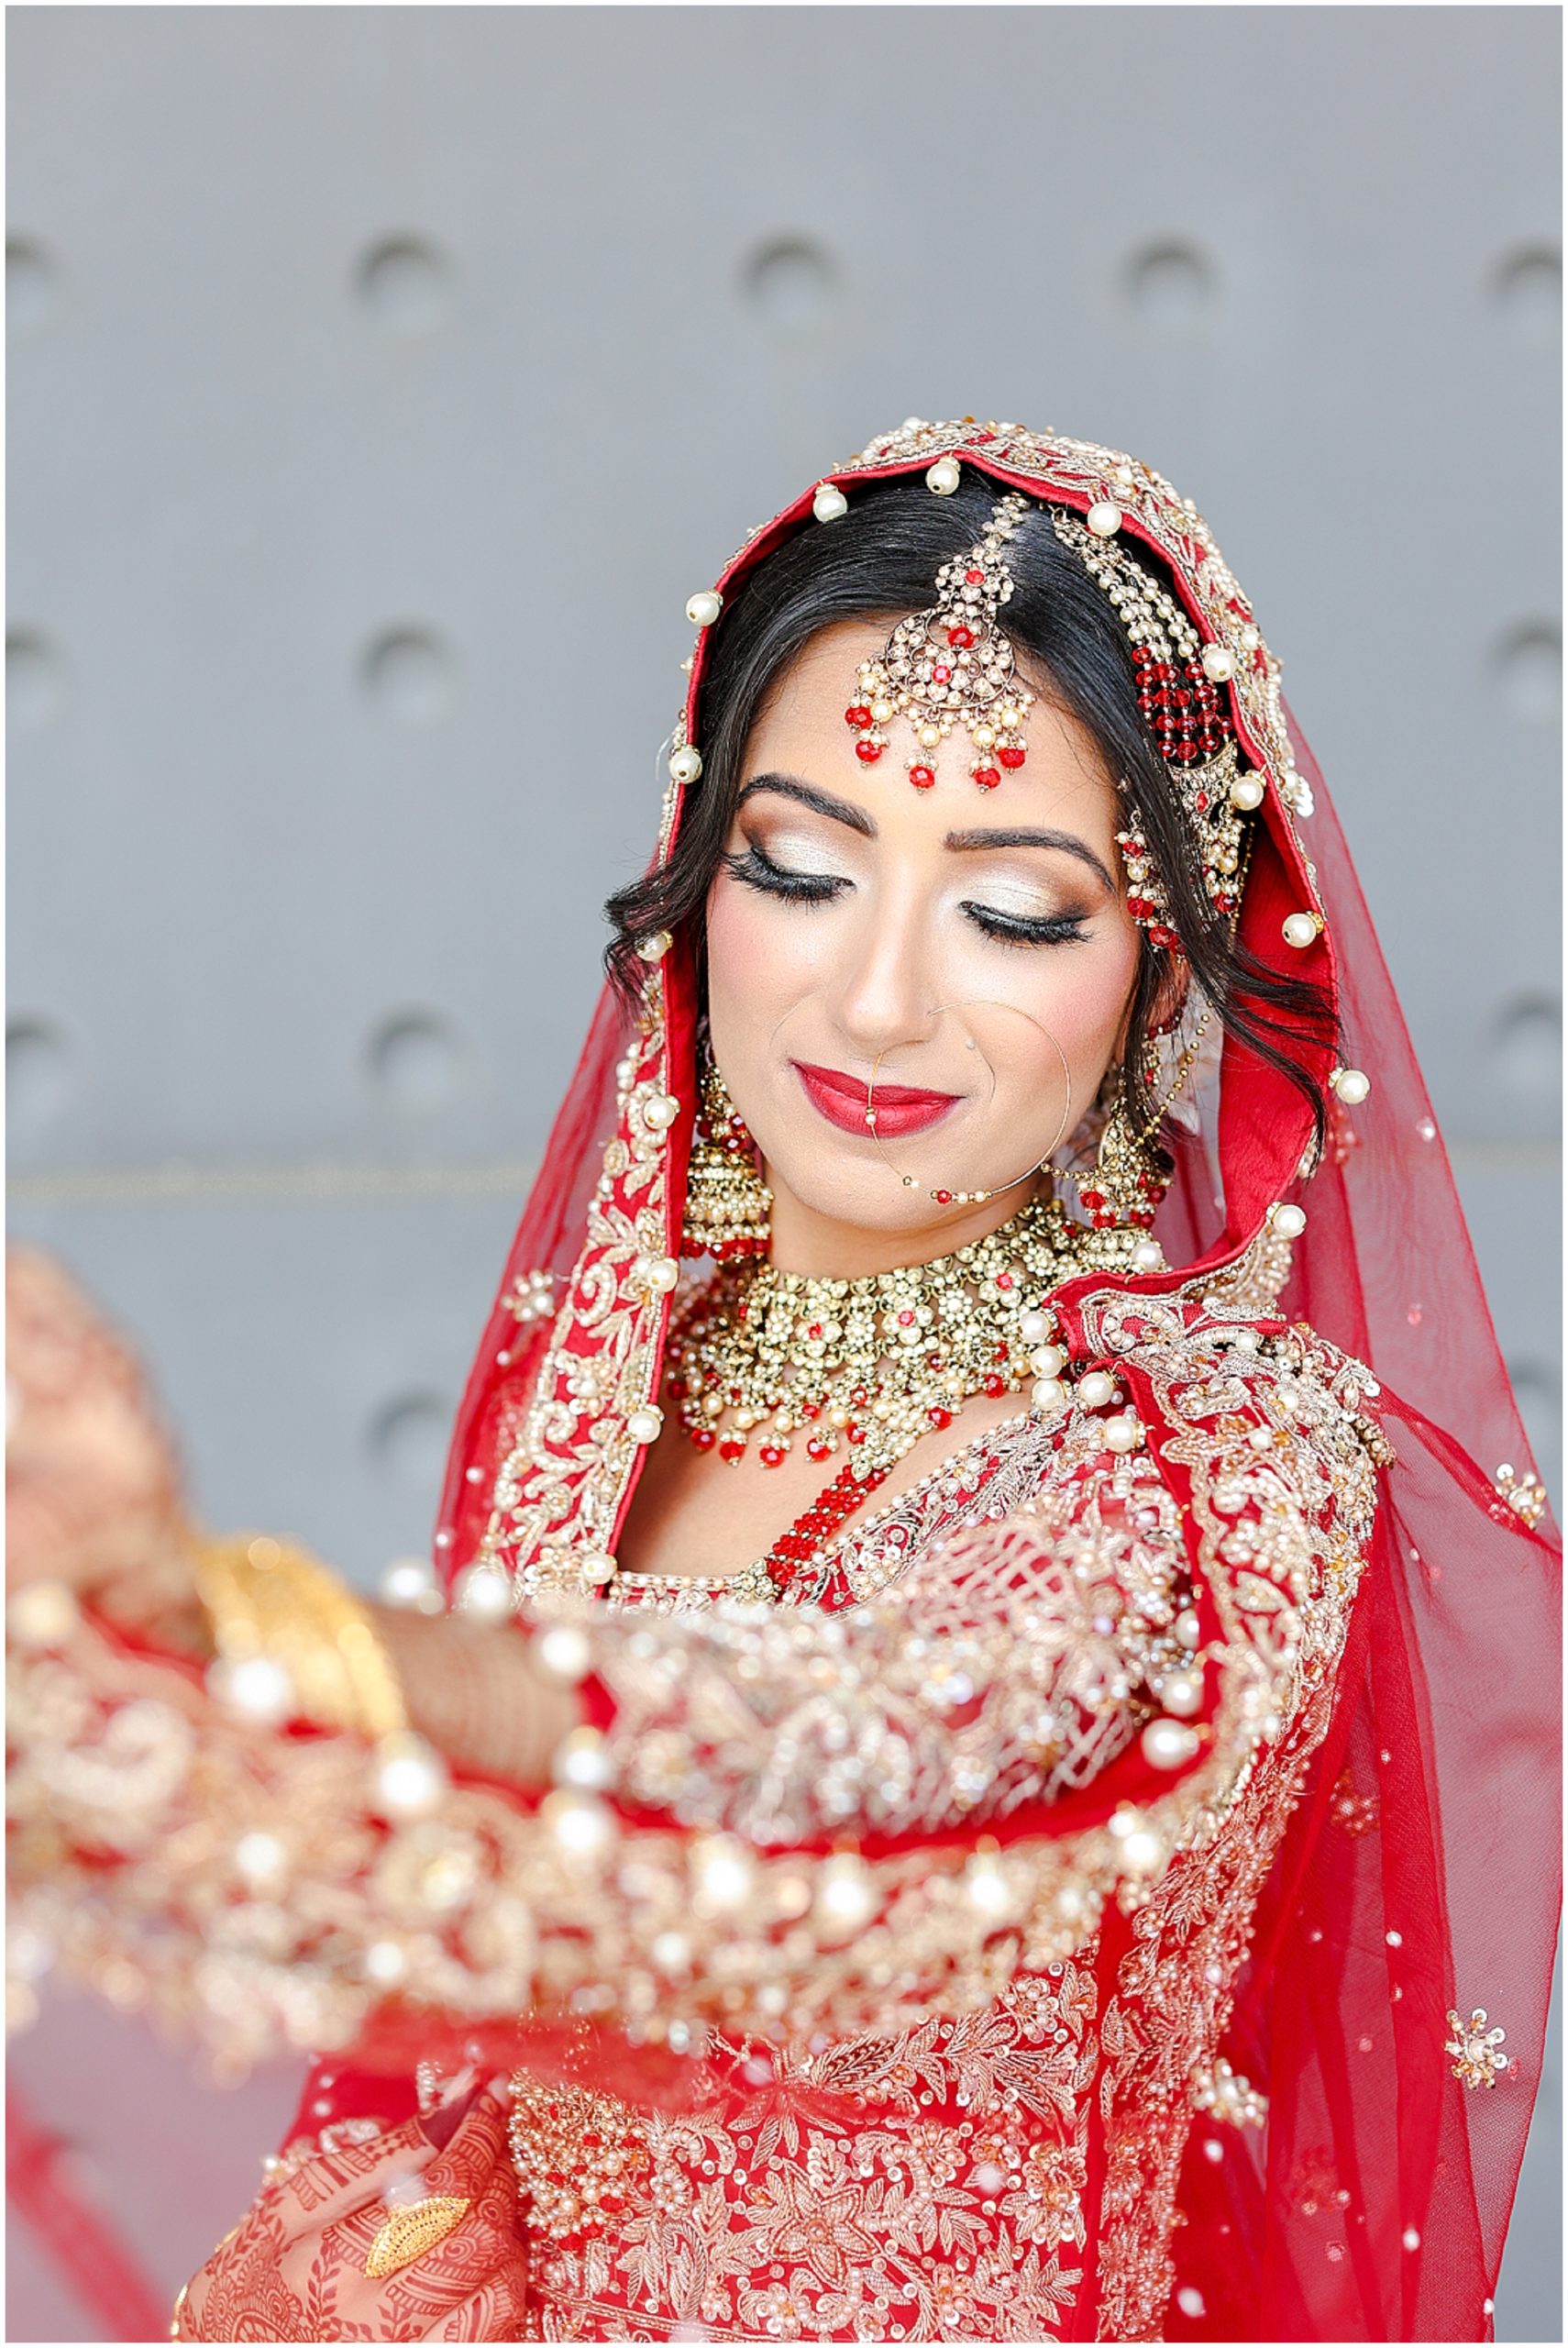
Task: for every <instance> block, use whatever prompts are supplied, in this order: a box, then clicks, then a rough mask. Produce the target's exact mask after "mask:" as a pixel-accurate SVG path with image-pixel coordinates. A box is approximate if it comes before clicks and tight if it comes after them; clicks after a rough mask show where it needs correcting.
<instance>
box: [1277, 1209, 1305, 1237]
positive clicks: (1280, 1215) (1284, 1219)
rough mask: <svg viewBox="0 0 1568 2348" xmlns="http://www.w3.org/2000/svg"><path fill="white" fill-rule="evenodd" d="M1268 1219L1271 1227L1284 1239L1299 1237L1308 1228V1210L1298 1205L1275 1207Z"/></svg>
mask: <svg viewBox="0 0 1568 2348" xmlns="http://www.w3.org/2000/svg"><path fill="white" fill-rule="evenodd" d="M1268 1220H1269V1227H1270V1229H1271V1230H1273V1231H1277V1232H1278V1234H1279V1235H1280V1237H1281V1238H1282V1239H1299V1238H1300V1236H1301V1234H1302V1233H1303V1232H1304V1231H1305V1230H1306V1228H1307V1210H1306V1208H1305V1207H1297V1206H1283V1207H1275V1210H1274V1212H1273V1213H1272V1214H1271V1215H1270V1216H1269V1219H1268Z"/></svg>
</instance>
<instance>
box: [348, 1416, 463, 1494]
mask: <svg viewBox="0 0 1568 2348" xmlns="http://www.w3.org/2000/svg"><path fill="white" fill-rule="evenodd" d="M451 1423H452V1411H451V1405H450V1404H449V1403H447V1402H444V1401H442V1400H441V1398H440V1396H439V1395H438V1394H398V1395H394V1396H393V1397H392V1401H389V1402H384V1403H383V1404H382V1405H381V1409H380V1410H379V1411H378V1412H376V1414H375V1416H374V1417H373V1418H372V1419H371V1421H370V1433H369V1436H368V1442H369V1446H370V1456H371V1458H372V1459H373V1460H374V1461H375V1462H376V1465H377V1466H378V1467H382V1468H384V1469H385V1470H386V1472H387V1474H388V1475H390V1476H392V1478H394V1479H395V1480H396V1481H397V1482H398V1483H399V1484H401V1485H403V1487H404V1489H405V1490H409V1491H430V1490H433V1489H434V1488H435V1487H436V1485H438V1484H439V1482H440V1480H441V1470H442V1468H443V1467H444V1466H445V1464H446V1457H447V1435H448V1434H450V1432H451Z"/></svg>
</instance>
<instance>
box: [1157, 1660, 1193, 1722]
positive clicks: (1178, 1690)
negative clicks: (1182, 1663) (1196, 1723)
mask: <svg viewBox="0 0 1568 2348" xmlns="http://www.w3.org/2000/svg"><path fill="white" fill-rule="evenodd" d="M1160 1701H1161V1703H1162V1704H1164V1706H1165V1710H1166V1711H1167V1712H1169V1713H1171V1714H1172V1715H1173V1717H1174V1718H1176V1720H1183V1721H1187V1720H1190V1719H1191V1718H1192V1715H1193V1714H1194V1712H1196V1711H1197V1710H1198V1706H1199V1705H1200V1704H1201V1703H1202V1701H1203V1682H1202V1680H1201V1679H1199V1678H1198V1675H1197V1673H1196V1672H1192V1671H1167V1672H1166V1674H1165V1678H1164V1680H1163V1681H1162V1682H1161V1684H1160Z"/></svg>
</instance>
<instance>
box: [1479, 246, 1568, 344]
mask: <svg viewBox="0 0 1568 2348" xmlns="http://www.w3.org/2000/svg"><path fill="white" fill-rule="evenodd" d="M1492 290H1493V293H1494V295H1495V296H1496V303H1497V306H1498V308H1499V309H1500V310H1501V311H1502V313H1503V316H1505V317H1506V318H1507V322H1508V324H1509V326H1510V327H1513V329H1514V331H1515V332H1516V333H1517V334H1519V335H1521V336H1523V337H1525V338H1527V339H1528V340H1529V341H1531V342H1547V343H1555V341H1556V339H1557V335H1558V330H1559V328H1560V327H1561V326H1562V253H1561V252H1560V251H1559V250H1558V249H1557V247H1556V246H1555V245H1548V244H1539V245H1520V246H1518V247H1517V248H1516V249H1515V250H1514V251H1513V252H1511V253H1505V255H1504V256H1503V259H1502V260H1500V261H1499V262H1498V264H1497V267H1496V271H1495V273H1494V276H1493V280H1492Z"/></svg>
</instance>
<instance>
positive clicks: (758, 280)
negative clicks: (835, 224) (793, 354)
mask: <svg viewBox="0 0 1568 2348" xmlns="http://www.w3.org/2000/svg"><path fill="white" fill-rule="evenodd" d="M742 283H743V284H744V286H745V294H746V299H747V300H748V301H749V302H750V304H751V305H752V307H753V308H754V309H755V310H756V314H757V316H758V317H760V318H762V319H764V320H765V321H766V323H767V325H768V326H770V327H777V328H778V330H779V332H780V333H784V334H803V333H805V332H807V331H808V330H809V329H810V328H811V327H816V326H820V325H822V323H823V320H824V319H825V318H826V317H827V316H828V315H829V313H830V311H831V310H832V308H833V303H834V293H835V291H836V289H837V285H838V267H837V264H836V262H835V261H834V258H833V256H832V254H831V253H829V252H828V251H827V250H826V249H824V247H823V246H822V245H819V244H815V243H813V242H812V239H811V238H809V237H772V238H769V239H768V241H767V243H766V244H764V245H759V246H757V248H756V250H755V251H754V252H753V253H752V254H751V255H750V256H749V258H748V259H747V260H746V262H745V268H744V270H743V272H742Z"/></svg>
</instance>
